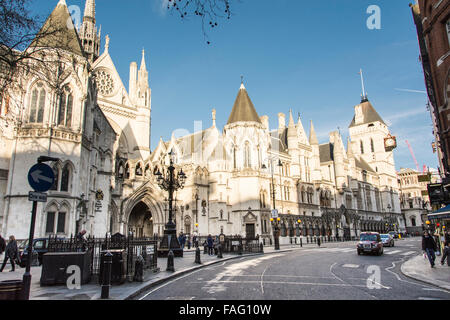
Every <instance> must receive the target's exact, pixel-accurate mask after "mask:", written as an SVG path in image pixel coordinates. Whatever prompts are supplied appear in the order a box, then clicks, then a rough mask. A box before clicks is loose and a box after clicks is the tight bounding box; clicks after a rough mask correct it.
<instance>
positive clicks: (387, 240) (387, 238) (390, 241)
mask: <svg viewBox="0 0 450 320" xmlns="http://www.w3.org/2000/svg"><path fill="white" fill-rule="evenodd" d="M380 237H381V241H383V246H384V247H393V246H394V242H395V241H394V238H393V237H392V236H391V235H390V234H388V233H385V234H380Z"/></svg>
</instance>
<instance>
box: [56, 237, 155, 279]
mask: <svg viewBox="0 0 450 320" xmlns="http://www.w3.org/2000/svg"><path fill="white" fill-rule="evenodd" d="M157 244H158V242H157V240H155V238H134V237H133V236H132V235H130V236H128V237H125V236H122V235H117V234H116V235H113V236H108V235H107V236H106V237H105V238H95V237H88V238H86V239H83V240H79V239H77V238H74V237H72V236H71V237H70V238H69V239H61V238H57V237H56V236H49V239H48V252H84V251H90V252H91V262H90V271H91V274H92V275H93V276H97V277H98V276H99V275H100V269H101V266H100V263H101V256H102V252H104V251H106V250H124V253H125V254H124V257H126V263H125V266H126V271H125V272H126V277H127V278H128V279H133V276H134V273H135V265H136V261H137V260H138V257H139V256H142V257H143V258H144V269H150V270H152V271H156V270H157V263H158V260H157V259H158V258H157Z"/></svg>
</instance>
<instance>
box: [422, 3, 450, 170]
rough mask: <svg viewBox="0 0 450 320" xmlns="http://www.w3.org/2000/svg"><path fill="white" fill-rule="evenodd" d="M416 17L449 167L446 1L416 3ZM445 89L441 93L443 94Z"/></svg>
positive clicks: (448, 7)
mask: <svg viewBox="0 0 450 320" xmlns="http://www.w3.org/2000/svg"><path fill="white" fill-rule="evenodd" d="M418 3H419V8H420V15H421V17H422V25H423V36H424V38H425V42H426V44H427V47H428V54H429V58H430V62H431V73H432V79H433V85H434V90H435V92H434V93H435V95H436V103H437V107H438V108H439V109H438V110H439V116H440V122H441V138H442V139H443V143H445V145H446V151H447V162H448V164H449V166H448V167H450V163H449V159H450V154H449V152H450V132H448V131H449V128H450V103H449V105H447V106H445V104H446V99H448V98H447V97H448V93H447V86H448V72H449V70H450V43H449V39H448V35H447V28H446V23H447V20H449V19H450V1H449V0H419V1H418ZM446 54H448V57H446V58H445V59H443V62H442V63H441V64H440V65H439V66H438V65H437V63H438V61H439V60H440V59H442V58H443V57H444V56H445V55H446ZM444 90H445V92H444Z"/></svg>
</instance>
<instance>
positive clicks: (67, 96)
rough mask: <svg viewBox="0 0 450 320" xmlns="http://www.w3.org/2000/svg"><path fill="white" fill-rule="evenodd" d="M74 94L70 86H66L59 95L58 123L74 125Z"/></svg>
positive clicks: (67, 125) (66, 125)
mask: <svg viewBox="0 0 450 320" xmlns="http://www.w3.org/2000/svg"><path fill="white" fill-rule="evenodd" d="M72 108H73V96H72V93H71V92H70V89H69V87H65V88H64V90H63V92H62V93H61V96H60V97H59V110H58V125H60V126H65V127H70V126H71V125H72Z"/></svg>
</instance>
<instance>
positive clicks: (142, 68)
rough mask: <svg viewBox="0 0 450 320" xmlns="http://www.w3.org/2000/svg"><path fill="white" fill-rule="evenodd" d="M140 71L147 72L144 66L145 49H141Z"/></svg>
mask: <svg viewBox="0 0 450 320" xmlns="http://www.w3.org/2000/svg"><path fill="white" fill-rule="evenodd" d="M141 70H143V71H147V65H146V64H145V49H142V59H141Z"/></svg>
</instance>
